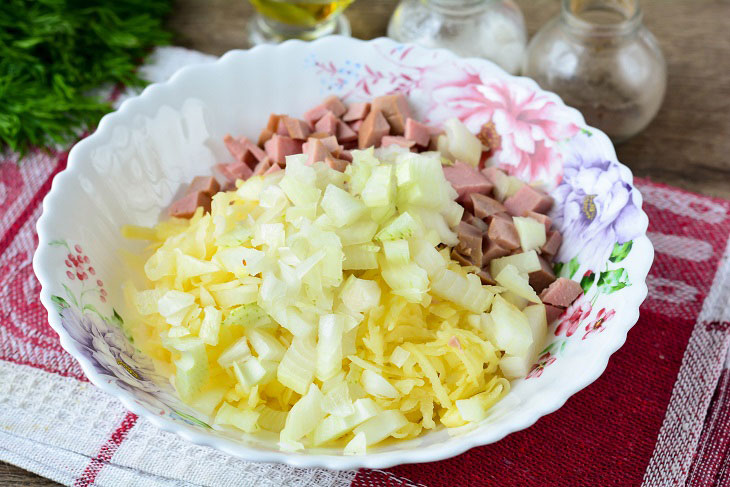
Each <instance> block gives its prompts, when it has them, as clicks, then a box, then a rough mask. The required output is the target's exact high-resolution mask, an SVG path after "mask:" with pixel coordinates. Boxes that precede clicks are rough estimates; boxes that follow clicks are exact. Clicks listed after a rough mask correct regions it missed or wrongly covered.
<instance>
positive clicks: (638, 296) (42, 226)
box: [33, 36, 654, 470]
mask: <svg viewBox="0 0 730 487" xmlns="http://www.w3.org/2000/svg"><path fill="white" fill-rule="evenodd" d="M373 42H379V43H392V45H398V44H402V43H397V42H395V41H393V40H391V39H388V38H377V39H373V40H370V41H362V40H358V39H353V38H350V37H342V36H329V37H325V38H322V39H319V40H316V41H313V42H311V43H309V44H310V45H321V44H327V43H329V44H333V45H334V44H339V46H338V47H339V48H341V47H342V46H341V43H356V44H358V45H362V44H372V43H373ZM299 44H305V43H304V42H303V41H299V40H290V41H286V42H284V43H282V44H279V45H276V46H270V45H262V46H256V47H254V48H252V49H249V50H240V49H236V50H231V51H228V52H227V53H225V54H224V55H223V56H221V57H220V58H219V59H217V60H216V61H213V62H211V63H206V64H199V65H192V66H187V67H183V68H181V69H180V70H178V71H177V72H176V73H175V74H174V75H173V76H172V77H171V78H170V79H169V80H167V81H165V82H162V83H154V84H151V85H149V86H147V87H146V88H145V89H144V90H143V91H142V93H140V94H139V95H138V96H135V97H132V98H129V99H127V100H125V101H124V102H123V103H122V104H121V106H120V107H119V108H118V109H117V110H116V111H114V112H111V113H109V114H107V115H105V116H104V117H103V118H102V119H101V121H100V122H99V126H98V128H97V129H96V130H95V131H94V133H92V134H91V135H89V136H88V137H86V138H85V139H83V140H81V141H79V142H78V143H77V144H76V145H75V146H74V147H73V148H72V149H71V151H70V153H69V155H68V164H67V167H66V168H65V169H64V170H63V171H61V172H60V173H59V174H58V175H57V176H56V177H55V178H54V179H53V182H52V185H51V189H50V191H49V193H48V194H47V195H46V197H45V198H44V200H43V211H42V214H41V217H40V218H39V219H38V222H37V224H36V229H37V233H38V242H39V243H38V249H37V251H36V253H35V255H34V257H33V269H34V271H35V274H36V276H37V277H38V280H39V282H40V284H41V295H40V299H41V303H42V304H43V306H44V307H45V308H46V310H47V311H48V322H49V324H50V325H51V327H52V328H53V329H54V330H55V331H56V333H58V335H59V338H60V343H61V346H62V347H63V348H64V349H65V350H66V351H67V352H69V353H70V354H71V355H72V356H73V357H74V358H75V359H76V360H77V361H78V362H79V364H80V365H81V368H82V369H83V371H84V373H85V374H86V376H87V377H88V378H89V380H90V381H91V383H93V384H94V385H95V386H97V387H98V388H99V389H101V390H102V391H104V392H105V393H107V394H110V395H111V396H114V397H116V398H118V399H119V400H120V401H121V402H122V404H123V405H124V407H126V408H127V409H128V410H129V411H131V412H133V413H134V414H136V415H138V416H140V417H142V418H144V419H146V420H148V421H150V422H151V423H152V424H153V425H154V426H156V427H157V428H159V429H161V430H163V431H167V432H171V433H175V434H177V435H179V436H181V437H182V438H184V439H186V440H188V441H190V442H192V443H195V444H197V445H201V446H209V447H212V448H216V449H218V450H220V451H223V452H225V453H228V454H230V455H232V456H235V457H238V458H241V459H244V460H248V461H255V462H278V463H284V464H287V465H291V466H293V467H323V468H329V469H336V470H346V469H354V468H388V467H391V466H394V465H398V464H403V463H422V462H433V461H438V460H443V459H447V458H450V457H454V456H456V455H459V454H461V453H463V452H465V451H467V450H469V449H471V448H474V447H477V446H483V445H487V444H490V443H494V442H496V441H499V440H501V439H502V438H504V437H505V436H507V435H508V434H510V433H514V432H516V431H520V430H523V429H525V428H528V427H530V426H531V425H532V424H534V423H535V422H536V421H537V420H538V419H540V418H541V417H543V416H545V415H547V414H550V413H552V412H554V411H556V410H557V409H559V408H560V407H562V405H563V404H565V402H566V401H567V400H568V399H569V398H570V397H571V396H573V395H574V394H575V393H577V392H578V391H580V390H582V389H583V388H585V387H587V386H588V385H590V384H591V383H592V382H594V381H595V380H596V379H597V378H598V377H599V376H600V375H601V374H602V373H603V371H604V370H605V369H606V367H607V365H608V360H609V358H610V357H611V355H612V354H613V353H614V352H616V351H617V350H618V349H619V348H620V347H621V346H622V345H623V344H624V342H625V341H626V336H627V334H628V331H629V330H630V329H631V328H632V327H633V326H634V324H636V322H637V321H638V318H639V306H640V305H641V303H642V302H643V301H644V299H645V298H646V296H647V292H648V289H647V285H646V276H647V274H648V272H649V268H650V267H651V264H652V262H653V259H654V248H653V246H652V245H651V243H650V242H649V239H648V237H647V236H646V233H644V234H642V235H641V236H640V237H639V238H637V239H635V241H639V240H645V241H646V242H645V244H648V245H645V247H646V249H647V250H648V251H649V253H650V258H647V259H645V260H644V261H643V263H644V265H643V268H641V269H634V272H635V276H637V277H639V278H641V280H640V281H639V280H635V281H632V287H633V291H634V292H632V293H630V294H629V295H628V296H631V297H632V298H633V299H632V302H628V303H626V307H627V308H630V309H633V311H632V312H631V313H630V314H628V318H627V320H626V321H627V323H628V326H626V327H625V330H624V332H623V333H621V334H620V335H619V336H618V338H617V339H616V340H614V341H613V342H607V343H605V344H604V346H603V347H602V348H601V349H600V351H601V353H600V355H598V356H595V357H594V361H593V362H592V363H591V364H590V365H588V366H587V367H586V370H584V372H583V374H582V375H581V376H578V377H576V379H575V380H574V381H573V382H572V383H567V384H565V385H558V386H554V388H553V389H552V390H551V395H550V398H549V399H548V400H546V401H544V402H542V403H541V404H539V405H536V406H534V407H532V408H531V409H529V410H528V411H527V413H530V414H524V415H522V416H518V417H514V418H510V419H509V420H507V421H503V422H500V423H496V424H493V425H491V427H490V429H489V430H488V431H487V432H485V433H486V434H483V435H471V436H467V437H461V438H455V439H452V441H449V442H447V443H439V444H436V445H431V446H428V447H423V448H418V449H409V450H399V451H388V452H382V453H378V452H376V453H368V454H365V455H362V456H337V455H319V454H296V453H289V452H283V451H267V450H260V449H256V448H251V447H248V446H246V445H243V444H240V443H236V442H233V441H231V440H227V439H223V438H219V437H214V436H212V435H208V434H205V433H201V432H198V431H194V430H191V429H189V428H185V427H183V426H182V425H180V424H178V423H175V422H173V421H172V420H170V419H167V418H165V417H160V416H158V415H156V414H154V413H152V412H151V411H149V410H148V409H146V408H145V407H143V406H142V405H140V404H139V403H138V402H136V401H135V399H134V397H133V396H132V394H131V393H130V392H128V391H126V390H124V389H122V388H120V387H118V386H116V385H114V384H112V383H110V382H107V381H106V380H104V379H103V378H102V377H101V376H100V375H99V373H98V372H97V371H96V370H95V368H94V367H93V365H92V364H91V363H90V362H89V360H88V359H87V357H86V356H85V355H84V354H83V353H81V350H79V348H78V344H77V343H75V342H74V340H73V339H71V337H70V335H69V333H68V332H67V331H66V330H65V329H64V327H63V326H62V324H61V320H60V318H59V316H58V314H57V313H55V312H53V310H54V306H53V302H52V301H51V294H50V292H49V290H48V287H49V286H48V284H49V283H50V282H51V278H50V275H49V273H47V272H46V271H45V270H44V268H45V265H47V264H46V263H47V262H50V259H49V251H48V249H47V247H48V246H47V245H46V244H48V242H49V241H50V238H49V235H48V232H47V231H46V228H47V222H48V221H49V220H51V219H52V218H53V216H54V214H55V213H56V212H57V211H59V208H60V207H61V205H59V204H57V203H58V199H59V196H60V194H61V191H60V188H61V186H63V184H64V182H65V181H66V180H67V179H71V178H74V177H75V175H76V174H77V173H79V172H80V171H82V170H83V166H82V162H81V161H79V160H78V159H79V158H78V157H77V156H76V155H77V154H79V153H81V152H82V151H83V150H85V149H86V148H87V146H89V147H90V146H92V145H93V144H94V143H95V140H96V139H97V138H99V136H100V135H102V134H106V133H108V132H110V131H111V130H112V129H113V127H114V124H115V123H118V122H120V123H124V122H125V120H127V117H129V116H131V115H133V114H134V113H135V112H136V111H137V110H138V109H139V108H142V107H143V106H144V104H145V103H146V102H147V101H148V100H151V99H153V98H154V97H155V95H156V92H157V91H158V90H169V89H174V87H175V86H176V85H177V84H179V82H180V80H183V79H185V78H188V77H190V76H195V75H196V73H198V72H199V71H201V72H202V71H208V70H211V69H222V67H223V66H225V65H226V64H227V63H230V62H235V61H236V60H237V59H238V58H240V57H242V56H248V55H249V54H250V53H252V52H258V51H260V50H284V49H287V48H288V46H292V45H299ZM431 51H438V52H439V54H442V55H445V56H447V58H450V59H466V60H468V61H469V62H472V63H486V64H489V65H492V66H495V67H496V65H494V63H492V62H490V61H488V60H485V59H477V58H461V57H460V56H457V55H455V54H453V53H451V52H450V51H447V50H445V49H431ZM498 69H500V68H498ZM505 77H506V79H510V80H511V79H516V78H519V79H521V80H525V81H526V82H527V83H528V84H530V85H531V86H532V87H533V88H534V89H536V90H537V91H539V92H541V93H548V92H546V91H545V90H542V89H541V88H540V87H539V86H538V85H537V83H536V82H535V81H534V80H532V79H530V78H526V77H521V76H512V75H508V74H506V73H505ZM554 96H555V98H556V100H558V101H559V103H560V104H561V105H562V106H564V108H565V109H568V110H572V111H573V112H575V113H576V114H578V117H577V118H578V119H579V120H581V121H582V122H583V125H585V119H584V118H583V116H582V115H580V113H579V112H578V111H577V110H575V109H573V108H571V107H567V106H566V105H565V104H564V102H563V101H562V99H560V98H559V97H558V96H557V95H554ZM589 128H590V130H592V131H595V132H599V133H602V132H601V131H600V130H598V129H596V128H593V127H589ZM614 158H615V150H614ZM615 159H616V160H617V158H615ZM619 166H620V168H621V170H622V171H628V173H629V174H631V171H630V169H629V168H628V167H626V166H625V165H623V164H622V163H620V162H619ZM631 181H632V187H633V175H632V176H631ZM639 198H640V199H639V203H641V202H642V200H641V195H640V193H639ZM641 212H642V214H645V213H644V211H643V209H642V210H641Z"/></svg>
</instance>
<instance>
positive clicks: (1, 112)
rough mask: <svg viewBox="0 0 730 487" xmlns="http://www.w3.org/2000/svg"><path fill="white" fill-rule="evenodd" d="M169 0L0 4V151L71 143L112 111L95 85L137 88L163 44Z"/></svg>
mask: <svg viewBox="0 0 730 487" xmlns="http://www.w3.org/2000/svg"><path fill="white" fill-rule="evenodd" d="M169 9H170V1H169V0H95V1H90V0H86V1H85V0H0V150H6V149H8V148H9V149H10V150H12V151H15V152H20V153H21V154H25V153H26V152H27V151H28V149H30V148H31V147H47V146H51V145H55V144H63V143H66V142H69V140H70V139H72V138H73V137H74V136H75V135H77V134H78V133H79V131H81V130H83V129H87V128H91V127H93V126H95V125H96V123H97V122H98V121H99V119H100V118H101V116H102V115H104V114H105V113H107V112H108V111H110V110H111V106H110V105H109V103H108V101H107V100H106V99H104V97H103V96H101V95H99V92H100V91H99V88H101V87H104V86H107V87H108V86H110V85H111V86H113V85H117V84H121V85H125V86H141V85H143V84H144V81H143V80H142V79H140V78H139V77H138V76H137V74H136V67H137V65H138V64H139V63H140V62H141V61H142V59H143V57H144V56H145V54H147V53H148V52H149V49H150V48H151V47H152V46H156V45H160V44H167V43H168V42H169V40H170V35H169V33H168V32H166V31H165V30H164V28H163V18H164V16H165V15H166V14H167V13H168V12H169Z"/></svg>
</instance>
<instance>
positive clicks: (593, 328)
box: [583, 308, 616, 340]
mask: <svg viewBox="0 0 730 487" xmlns="http://www.w3.org/2000/svg"><path fill="white" fill-rule="evenodd" d="M615 314H616V311H614V310H612V309H611V310H608V311H606V308H601V310H600V311H599V312H598V314H597V315H596V319H595V320H593V321H591V322H590V323H588V324H587V325H586V334H585V335H583V340H585V339H586V338H587V337H588V335H590V334H591V333H601V332H602V331H603V330H605V329H606V322H607V321H608V320H610V319H611V318H613V316H614V315H615Z"/></svg>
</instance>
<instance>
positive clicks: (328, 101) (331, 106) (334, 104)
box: [303, 95, 347, 125]
mask: <svg viewBox="0 0 730 487" xmlns="http://www.w3.org/2000/svg"><path fill="white" fill-rule="evenodd" d="M346 111H347V107H346V106H345V104H344V103H342V101H341V100H340V99H339V98H337V97H336V96H334V95H332V96H328V97H327V98H325V99H324V100H323V101H322V103H320V104H319V105H317V106H316V107H314V108H311V109H309V110H307V111H306V112H304V116H303V118H304V120H306V121H307V122H309V124H310V125H314V124H315V123H316V122H317V121H318V120H319V119H320V118H322V117H324V116H325V115H326V114H327V112H332V113H334V114H335V116H336V117H340V116H342V115H344V114H345V112H346Z"/></svg>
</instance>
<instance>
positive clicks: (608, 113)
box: [523, 0, 667, 142]
mask: <svg viewBox="0 0 730 487" xmlns="http://www.w3.org/2000/svg"><path fill="white" fill-rule="evenodd" d="M642 18H643V16H642V11H641V8H640V6H639V2H638V0H563V3H562V8H561V12H560V15H558V16H557V17H556V18H554V19H553V20H551V21H550V22H548V23H547V24H546V25H545V26H544V27H543V28H542V29H541V30H540V31H539V32H538V33H537V34H536V35H535V36H534V37H533V38H532V40H531V41H530V44H529V46H528V49H527V55H526V56H525V62H524V66H523V74H524V75H525V76H529V77H531V78H533V79H535V81H537V82H538V83H539V84H540V86H541V87H542V88H543V89H546V90H549V91H554V92H555V93H557V94H559V95H560V96H561V97H562V98H563V100H564V101H565V103H566V104H568V105H570V106H572V107H575V108H577V109H578V110H580V111H581V112H582V113H583V116H584V117H585V119H586V121H587V122H588V124H590V125H592V126H594V127H597V128H599V129H601V130H603V131H604V132H605V133H606V134H608V136H609V137H611V139H612V140H613V141H614V142H622V141H624V140H626V139H628V138H630V137H632V136H633V135H636V134H637V133H639V132H640V131H641V130H643V129H644V128H645V127H646V126H647V125H648V124H649V122H650V121H651V120H652V119H653V118H654V116H655V115H656V113H657V112H658V111H659V107H660V106H661V104H662V99H663V98H664V92H665V90H666V84H667V72H666V64H665V62H664V56H662V52H661V49H660V48H659V45H658V43H657V41H656V39H655V38H654V36H653V35H652V34H651V32H649V30H648V29H647V28H646V27H645V26H644V24H643V23H642Z"/></svg>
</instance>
